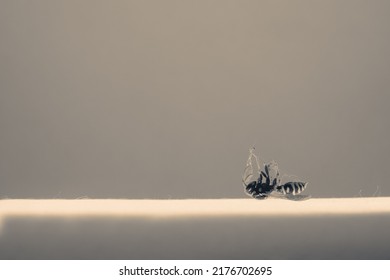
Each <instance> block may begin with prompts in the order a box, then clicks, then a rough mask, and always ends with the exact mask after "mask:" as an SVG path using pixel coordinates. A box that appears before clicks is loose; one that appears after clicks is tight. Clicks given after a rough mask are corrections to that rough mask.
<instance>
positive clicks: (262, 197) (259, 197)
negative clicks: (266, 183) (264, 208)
mask: <svg viewBox="0 0 390 280" xmlns="http://www.w3.org/2000/svg"><path fill="white" fill-rule="evenodd" d="M253 198H255V199H267V198H268V195H266V194H258V195H255V196H253Z"/></svg>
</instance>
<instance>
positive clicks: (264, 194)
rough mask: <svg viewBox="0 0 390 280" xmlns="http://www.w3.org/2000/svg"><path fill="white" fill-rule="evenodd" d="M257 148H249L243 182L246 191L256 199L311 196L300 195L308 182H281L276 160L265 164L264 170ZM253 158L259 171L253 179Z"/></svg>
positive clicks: (306, 197) (292, 198) (299, 198)
mask: <svg viewBox="0 0 390 280" xmlns="http://www.w3.org/2000/svg"><path fill="white" fill-rule="evenodd" d="M254 150H255V148H252V149H250V150H249V157H248V160H247V163H246V167H245V170H244V174H243V176H242V183H243V185H244V187H245V192H246V194H248V195H249V196H251V197H253V198H255V199H266V198H268V197H278V198H285V199H289V200H296V201H297V200H305V199H308V198H310V196H307V195H299V194H300V193H301V192H303V191H304V190H305V189H306V186H307V183H306V182H287V183H284V184H281V181H282V179H281V176H280V172H279V167H278V164H277V163H276V162H275V161H271V162H270V163H267V164H264V170H261V168H260V164H259V160H258V158H257V156H256V155H255V154H254ZM252 159H254V160H255V162H256V167H257V173H258V174H259V177H258V178H257V180H256V181H252V178H253V176H254V174H253V173H254V170H253V165H252Z"/></svg>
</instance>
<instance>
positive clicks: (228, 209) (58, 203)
mask: <svg viewBox="0 0 390 280" xmlns="http://www.w3.org/2000/svg"><path fill="white" fill-rule="evenodd" d="M362 214H390V197H372V198H321V199H320V198H312V199H309V200H306V201H289V200H283V199H269V200H255V199H181V200H178V199H169V200H149V199H76V200H65V199H6V200H0V218H5V217H9V216H128V217H168V218H169V217H180V216H186V217H188V216H194V217H196V216H202V217H205V216H209V217H213V216H304V215H362Z"/></svg>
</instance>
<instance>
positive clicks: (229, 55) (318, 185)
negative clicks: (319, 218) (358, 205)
mask: <svg viewBox="0 0 390 280" xmlns="http://www.w3.org/2000/svg"><path fill="white" fill-rule="evenodd" d="M389 26H390V2H389V1H357V0H353V1H352V0H351V1H222V0H217V1H170V0H169V1H43V0H42V1H38V0H37V1H20V0H19V1H18V0H12V1H11V0H9V1H8V0H0V61H1V62H0V196H1V197H5V196H8V197H14V198H25V197H33V198H52V197H61V198H75V197H79V196H84V195H86V196H89V197H92V198H94V197H96V198H97V197H128V198H143V197H147V198H170V197H172V198H186V197H190V198H218V197H242V196H244V194H243V190H242V187H241V173H242V171H243V168H244V165H245V161H246V158H247V152H248V149H249V147H251V146H253V145H255V146H256V147H257V151H258V152H259V153H260V157H261V159H263V160H264V161H269V160H271V159H275V160H277V161H278V163H279V165H280V168H281V170H282V172H283V173H287V174H295V175H298V176H299V177H300V178H301V179H302V180H305V181H308V182H309V183H310V184H309V187H308V189H307V191H306V192H307V193H308V194H311V195H313V196H316V197H327V196H335V197H338V196H358V195H359V192H360V191H361V194H362V195H367V196H371V195H372V194H373V193H374V192H375V190H376V189H377V186H379V187H380V190H381V194H382V195H390V189H389V187H388V183H387V182H388V181H389V180H390V172H389V170H390V163H389V157H390V149H389V144H388V143H389V142H390V134H389V132H390V128H389V125H388V119H389V116H390V113H389V112H388V106H389V104H390V94H389V90H390V79H389V74H390V55H389V50H390V28H389Z"/></svg>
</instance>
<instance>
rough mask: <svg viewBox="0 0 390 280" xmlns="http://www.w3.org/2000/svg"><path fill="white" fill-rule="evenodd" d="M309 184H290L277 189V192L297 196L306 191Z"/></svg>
mask: <svg viewBox="0 0 390 280" xmlns="http://www.w3.org/2000/svg"><path fill="white" fill-rule="evenodd" d="M306 186H307V183H302V182H288V183H286V184H284V185H281V186H278V187H276V191H277V192H280V193H282V194H292V195H296V194H299V193H301V192H303V191H304V190H305V189H306Z"/></svg>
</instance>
